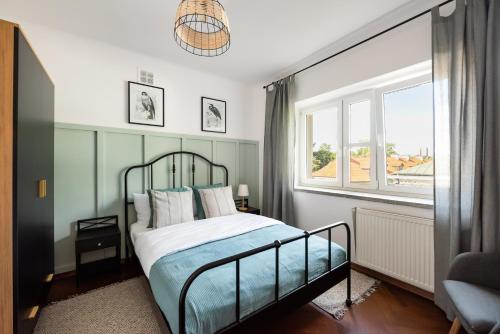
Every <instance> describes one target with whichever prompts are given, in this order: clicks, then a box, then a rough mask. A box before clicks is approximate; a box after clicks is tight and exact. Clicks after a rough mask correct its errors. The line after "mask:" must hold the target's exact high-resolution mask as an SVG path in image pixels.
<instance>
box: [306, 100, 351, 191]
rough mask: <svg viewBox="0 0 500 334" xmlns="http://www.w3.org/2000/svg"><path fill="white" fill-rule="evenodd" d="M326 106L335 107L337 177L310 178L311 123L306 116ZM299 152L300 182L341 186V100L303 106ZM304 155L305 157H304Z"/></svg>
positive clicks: (331, 186)
mask: <svg viewBox="0 0 500 334" xmlns="http://www.w3.org/2000/svg"><path fill="white" fill-rule="evenodd" d="M328 108H336V109H337V157H336V160H337V177H336V178H335V179H334V180H332V179H328V178H312V177H311V176H310V175H311V172H312V151H311V150H310V149H309V148H310V147H312V137H313V134H312V131H311V129H312V124H311V121H310V119H309V118H308V117H309V116H310V115H313V114H314V113H315V112H318V111H323V110H325V109H328ZM299 117H300V119H299V126H300V127H301V130H300V131H299V136H298V141H299V145H300V146H299V152H298V159H297V161H298V163H299V173H300V182H299V183H300V184H301V185H305V186H319V187H328V188H338V189H341V188H342V160H343V159H342V158H343V154H342V100H339V99H335V100H332V101H328V102H326V103H321V104H317V105H314V106H311V107H307V108H303V109H301V110H300V111H299ZM304 157H305V159H304Z"/></svg>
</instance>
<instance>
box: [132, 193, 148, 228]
mask: <svg viewBox="0 0 500 334" xmlns="http://www.w3.org/2000/svg"><path fill="white" fill-rule="evenodd" d="M134 208H135V213H136V214H137V222H138V223H139V222H140V223H146V224H147V223H148V222H149V221H150V219H151V207H150V205H149V196H148V195H147V194H134Z"/></svg>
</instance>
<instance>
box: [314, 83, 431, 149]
mask: <svg viewBox="0 0 500 334" xmlns="http://www.w3.org/2000/svg"><path fill="white" fill-rule="evenodd" d="M432 101H433V100H432V84H431V83H427V84H423V85H419V86H415V87H412V88H410V89H404V90H399V91H395V92H391V93H387V94H385V95H384V103H383V104H384V118H385V120H384V123H385V132H386V143H394V144H396V147H395V149H396V151H397V152H398V153H399V154H400V155H418V154H419V153H420V149H422V152H423V154H425V150H426V148H429V154H431V155H432V152H433V148H432V146H433V108H432V103H433V102H432ZM367 108H368V103H365V104H361V103H360V104H359V105H354V106H352V108H351V110H352V112H351V113H352V115H351V122H352V124H353V125H354V124H357V123H359V124H361V126H360V127H354V129H356V131H352V133H351V140H353V141H357V139H359V138H362V137H365V138H366V137H367V134H368V133H369V128H370V123H369V122H370V121H369V119H368V118H369V117H368V113H367ZM337 124H338V123H337V115H336V113H335V112H331V109H330V110H329V111H320V112H317V113H315V114H314V117H313V128H314V132H313V142H314V143H316V147H315V148H316V149H317V148H319V146H320V144H322V143H327V144H330V145H331V146H332V149H336V148H337V135H336V134H335V133H334V131H332V130H333V129H337Z"/></svg>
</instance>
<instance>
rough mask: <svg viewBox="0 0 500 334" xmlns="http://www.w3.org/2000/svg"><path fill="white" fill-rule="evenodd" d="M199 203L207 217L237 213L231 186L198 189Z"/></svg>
mask: <svg viewBox="0 0 500 334" xmlns="http://www.w3.org/2000/svg"><path fill="white" fill-rule="evenodd" d="M198 191H199V192H200V197H201V204H202V205H203V211H205V216H206V217H207V218H212V217H220V216H229V215H234V214H236V213H238V211H237V210H236V205H235V204H234V199H233V188H232V187H231V186H228V187H223V188H212V189H199V190H198Z"/></svg>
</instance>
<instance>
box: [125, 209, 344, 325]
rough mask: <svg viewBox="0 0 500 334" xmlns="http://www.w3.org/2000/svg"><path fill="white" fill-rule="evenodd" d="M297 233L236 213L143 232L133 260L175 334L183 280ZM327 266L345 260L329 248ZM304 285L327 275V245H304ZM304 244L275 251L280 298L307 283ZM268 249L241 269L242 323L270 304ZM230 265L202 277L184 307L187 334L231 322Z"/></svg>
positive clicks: (318, 241)
mask: <svg viewBox="0 0 500 334" xmlns="http://www.w3.org/2000/svg"><path fill="white" fill-rule="evenodd" d="M301 234H303V231H302V230H299V229H296V228H294V227H291V226H288V225H285V224H283V223H281V222H279V221H276V220H273V219H269V218H266V217H263V216H257V215H250V214H237V215H233V216H226V217H218V218H211V219H204V220H200V221H196V222H193V223H186V224H179V225H174V226H169V227H167V228H161V229H157V230H152V231H145V232H142V233H141V234H140V235H138V236H137V239H136V247H135V248H136V254H137V255H138V258H139V260H140V262H141V265H142V266H143V269H144V272H145V273H146V276H148V278H149V281H150V285H151V289H152V291H153V295H154V297H155V300H156V302H157V304H158V305H159V307H160V309H161V310H162V312H163V313H164V315H165V317H166V318H167V320H168V322H169V324H170V327H171V330H172V332H173V333H174V334H175V333H179V313H178V311H179V310H178V308H179V297H180V291H181V289H182V287H183V285H184V283H185V282H186V280H187V278H188V277H189V276H190V275H191V274H192V273H193V272H194V271H195V270H196V269H198V268H199V267H201V266H202V265H204V264H206V263H209V262H212V261H216V260H218V259H222V258H225V257H227V256H231V255H234V254H237V253H240V252H244V251H247V250H250V249H253V248H256V247H259V246H263V245H266V244H269V243H272V242H273V241H274V240H282V239H285V238H289V237H294V236H297V235H301ZM331 246H332V247H331V252H332V254H331V255H332V256H331V258H332V267H336V266H338V265H340V264H342V263H344V262H345V260H346V254H345V251H344V250H343V249H342V248H341V247H340V246H338V245H336V244H334V243H332V245H331ZM308 261H309V266H308V269H309V271H308V272H309V277H308V278H309V280H310V279H313V278H315V277H317V276H319V275H321V274H322V273H325V272H326V271H327V270H328V241H327V240H325V239H323V238H320V237H316V236H311V237H310V238H309V260H308ZM304 263H305V258H304V239H301V240H298V241H295V242H292V243H289V244H286V245H283V246H282V247H281V248H280V258H279V266H280V268H279V269H280V290H279V294H280V296H283V295H285V294H287V293H289V292H291V291H292V290H294V289H296V288H298V287H299V286H301V285H302V284H303V283H304V280H305V276H304V275H305V271H304V266H305V264H304ZM274 286H275V252H274V249H272V250H270V251H266V252H263V253H259V254H256V255H253V256H250V257H248V258H246V259H242V260H241V262H240V305H241V306H240V310H241V317H244V316H245V315H249V314H251V313H252V312H254V311H256V310H258V309H259V308H261V307H263V306H265V305H266V304H268V303H269V302H272V301H273V300H274V293H275V290H274V289H275V287H274ZM235 299H236V286H235V264H234V263H230V264H227V265H224V266H221V267H217V268H214V269H212V270H210V271H207V272H205V273H203V274H201V275H200V276H199V277H198V278H197V279H196V280H195V281H194V282H193V284H192V285H191V287H190V289H189V292H188V295H187V300H186V330H187V333H213V332H216V331H217V330H220V329H222V328H224V327H226V326H227V325H229V324H230V323H232V322H233V321H235Z"/></svg>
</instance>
